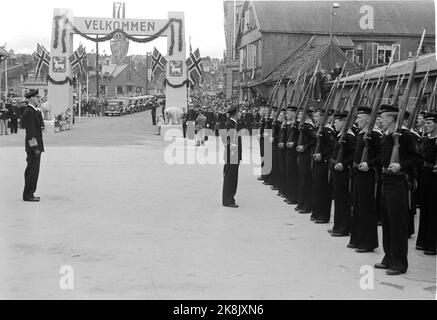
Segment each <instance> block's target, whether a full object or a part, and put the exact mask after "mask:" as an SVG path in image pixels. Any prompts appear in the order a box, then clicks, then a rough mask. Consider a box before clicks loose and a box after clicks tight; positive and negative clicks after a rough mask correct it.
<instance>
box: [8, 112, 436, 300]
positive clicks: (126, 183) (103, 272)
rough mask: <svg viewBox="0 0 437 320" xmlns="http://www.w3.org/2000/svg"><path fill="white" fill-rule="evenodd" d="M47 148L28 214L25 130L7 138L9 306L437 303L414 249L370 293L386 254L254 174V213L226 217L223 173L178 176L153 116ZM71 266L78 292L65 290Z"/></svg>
mask: <svg viewBox="0 0 437 320" xmlns="http://www.w3.org/2000/svg"><path fill="white" fill-rule="evenodd" d="M44 138H45V145H46V146H45V148H46V152H45V153H44V154H43V156H42V162H41V173H40V180H39V185H38V191H37V195H38V196H40V197H41V202H40V203H26V202H23V201H22V199H21V194H22V188H23V183H24V177H23V174H24V168H25V153H24V132H23V131H22V130H20V132H19V134H18V135H15V136H0V177H1V183H0V298H2V299H16V298H25V299H28V298H41V299H48V298H53V299H116V298H121V299H128V298H133V299H382V298H387V299H405V298H409V299H435V298H436V295H435V291H436V261H435V257H427V256H424V255H423V254H422V253H421V252H419V251H416V250H415V249H414V244H415V238H414V237H413V239H412V240H411V241H410V250H409V264H410V266H409V269H408V272H407V273H406V274H404V275H401V276H397V277H389V276H387V275H385V273H384V272H383V271H381V270H375V272H374V280H375V281H374V289H373V290H362V289H360V278H361V277H362V276H363V275H362V274H360V268H361V267H362V266H363V265H373V264H374V263H375V262H380V260H381V258H382V254H383V252H382V246H380V248H378V249H377V250H376V252H374V253H365V254H358V253H355V252H354V251H353V250H350V249H347V248H346V244H347V241H348V238H332V237H330V236H329V235H328V233H327V232H326V230H327V229H329V227H330V226H331V224H329V225H316V224H313V223H311V222H310V221H309V216H308V215H300V214H298V213H296V212H294V211H293V209H292V208H293V207H292V206H287V205H286V204H285V203H284V202H283V201H282V200H280V199H279V198H278V197H277V196H276V194H275V192H273V191H272V190H270V188H267V187H265V186H263V185H262V184H261V183H260V182H259V181H257V180H256V177H255V176H254V175H253V174H252V166H250V165H243V166H241V170H240V177H239V186H238V192H237V199H236V200H237V203H238V204H239V205H240V208H239V209H230V208H225V207H222V206H221V187H222V170H223V168H222V166H221V165H203V166H202V165H174V166H170V165H167V164H165V162H164V159H163V155H164V149H165V144H164V142H163V138H162V137H160V136H156V135H155V128H154V127H152V125H151V119H150V111H148V112H142V113H137V114H133V115H128V116H123V117H118V118H115V117H114V118H112V117H110V118H107V117H104V118H85V119H82V120H81V121H80V122H79V123H78V124H77V125H76V126H75V127H74V129H73V130H72V131H70V132H61V133H58V134H54V133H53V132H45V136H44ZM245 147H246V148H247V146H245ZM247 152H248V150H246V153H247ZM417 225H418V216H417V217H416V227H417ZM379 231H380V232H381V230H379ZM379 241H380V244H381V234H380V238H379ZM63 265H69V266H71V267H72V268H73V270H74V290H61V289H60V286H59V280H60V278H61V276H62V275H61V274H60V273H59V271H60V268H61V266H63Z"/></svg>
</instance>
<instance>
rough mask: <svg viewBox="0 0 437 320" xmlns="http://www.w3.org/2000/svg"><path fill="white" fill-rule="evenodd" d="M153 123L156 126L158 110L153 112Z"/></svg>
mask: <svg viewBox="0 0 437 320" xmlns="http://www.w3.org/2000/svg"><path fill="white" fill-rule="evenodd" d="M152 124H153V125H154V126H156V112H152Z"/></svg>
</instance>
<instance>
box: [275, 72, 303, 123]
mask: <svg viewBox="0 0 437 320" xmlns="http://www.w3.org/2000/svg"><path fill="white" fill-rule="evenodd" d="M299 76H300V70H299V74H298V76H297V80H299ZM291 80H292V78H291V76H290V78H289V79H288V82H287V84H286V86H285V89H284V94H283V96H282V99H281V103H280V104H279V108H278V111H279V112H277V113H276V115H275V119H274V120H273V122H275V121H276V120H278V117H279V113H280V112H281V107H282V105H283V104H284V102H285V98H286V97H287V88H288V86H289V85H290V83H291ZM295 85H296V83H295V84H294V85H293V88H294V87H295ZM278 91H279V90H278Z"/></svg>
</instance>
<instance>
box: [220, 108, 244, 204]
mask: <svg viewBox="0 0 437 320" xmlns="http://www.w3.org/2000/svg"><path fill="white" fill-rule="evenodd" d="M227 113H228V115H229V118H228V120H227V121H226V130H227V135H226V136H225V137H223V138H224V144H225V153H224V160H225V165H224V168H223V190H222V205H223V206H225V207H231V208H238V205H237V204H236V203H235V194H236V192H237V185H238V168H239V165H240V161H241V158H242V147H241V136H239V135H238V131H239V129H240V128H239V127H238V119H239V116H240V115H239V112H238V108H237V106H230V107H229V108H228V109H227Z"/></svg>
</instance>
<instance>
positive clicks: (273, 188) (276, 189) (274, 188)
mask: <svg viewBox="0 0 437 320" xmlns="http://www.w3.org/2000/svg"><path fill="white" fill-rule="evenodd" d="M271 188H272V190H274V191H278V190H279V189H278V188H277V187H275V186H272V187H271Z"/></svg>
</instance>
